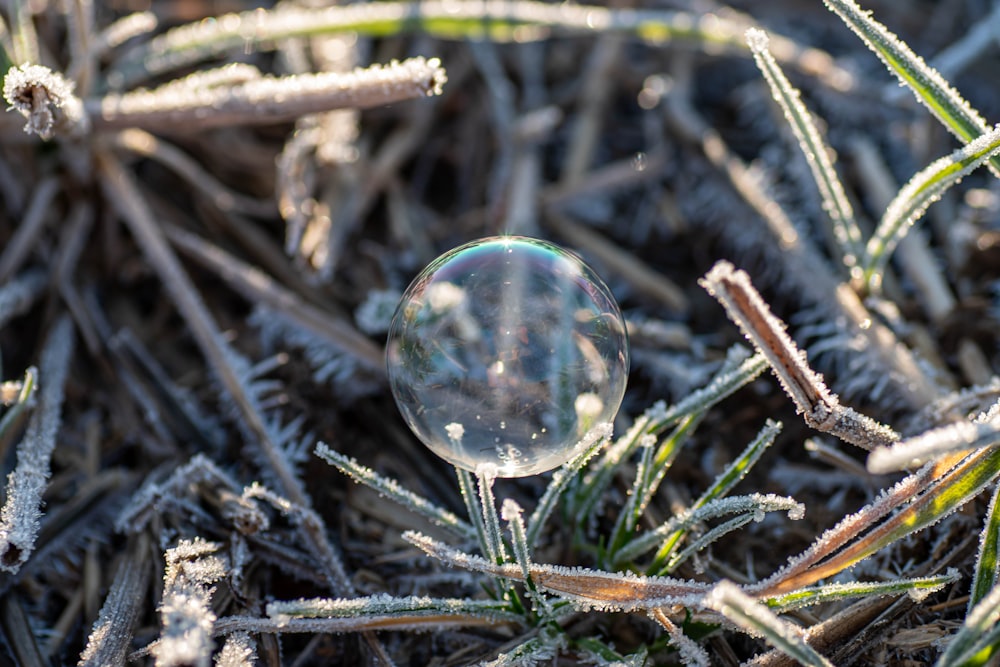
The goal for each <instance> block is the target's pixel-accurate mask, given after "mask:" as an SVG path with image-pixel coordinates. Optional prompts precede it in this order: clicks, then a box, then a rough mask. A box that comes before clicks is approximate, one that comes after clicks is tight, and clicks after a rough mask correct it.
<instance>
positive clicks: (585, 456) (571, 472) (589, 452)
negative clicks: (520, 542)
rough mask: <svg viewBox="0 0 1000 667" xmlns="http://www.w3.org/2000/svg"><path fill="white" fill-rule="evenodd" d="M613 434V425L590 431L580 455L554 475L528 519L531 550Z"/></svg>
mask: <svg viewBox="0 0 1000 667" xmlns="http://www.w3.org/2000/svg"><path fill="white" fill-rule="evenodd" d="M611 432H612V426H611V424H603V425H602V424H599V425H597V426H596V427H594V428H592V429H590V430H589V431H588V432H587V434H586V435H585V436H584V439H583V441H581V442H580V443H579V444H578V445H577V446H576V450H577V451H579V452H580V453H579V454H577V456H576V457H575V458H573V459H572V460H571V461H569V462H567V463H566V464H565V465H563V466H562V467H561V468H559V469H558V470H556V471H555V472H554V473H553V474H552V481H551V482H549V485H548V486H547V487H545V493H543V494H542V497H541V498H540V499H539V501H538V504H537V505H536V506H535V511H534V512H532V513H531V516H530V517H528V527H527V532H526V535H525V539H526V540H527V542H528V547H529V549H533V548H534V547H535V546H536V545H537V544H538V537H539V535H540V534H541V531H542V528H543V527H544V525H545V522H546V521H547V520H548V518H549V517H550V516H551V515H552V512H553V510H555V507H556V504H557V503H558V502H559V499H560V498H562V497H563V495H564V494H565V493H566V491H567V489H568V488H569V486H570V483H571V482H572V481H573V480H575V479H578V475H579V474H580V471H581V470H583V467H584V466H585V465H587V462H588V461H590V460H591V459H592V458H593V457H594V456H595V455H596V454H597V452H598V451H600V450H601V448H603V447H604V446H605V445H606V444H607V442H608V438H610V437H611ZM588 441H589V442H588Z"/></svg>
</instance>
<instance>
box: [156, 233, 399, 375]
mask: <svg viewBox="0 0 1000 667" xmlns="http://www.w3.org/2000/svg"><path fill="white" fill-rule="evenodd" d="M166 232H167V235H168V236H169V238H170V240H171V242H173V243H174V245H176V246H177V247H178V248H179V249H180V250H181V251H182V252H184V253H185V254H186V255H188V256H190V257H191V258H192V259H195V260H197V261H198V262H199V263H200V264H202V265H203V266H205V267H207V268H209V269H211V270H212V271H214V272H215V273H216V274H218V275H219V277H221V278H222V279H223V280H225V281H226V283H227V284H228V285H230V287H232V288H233V289H234V290H236V291H238V292H239V293H240V294H242V295H243V296H244V297H245V298H247V299H248V300H249V301H251V302H252V303H263V304H266V305H267V306H269V307H271V308H273V309H275V310H277V311H278V312H280V313H282V314H283V315H285V316H287V317H288V318H290V319H292V320H293V321H295V322H296V323H298V324H299V325H300V326H302V327H303V328H305V329H307V330H308V331H310V332H312V333H313V334H315V335H316V336H319V337H320V338H322V339H324V340H326V341H328V342H329V343H330V344H331V345H332V346H334V347H335V348H337V349H339V350H342V351H344V352H346V353H348V354H350V355H351V356H352V357H354V358H356V359H357V360H358V361H359V362H361V363H362V364H363V365H364V366H365V367H366V368H368V369H370V370H372V371H376V372H378V373H380V374H381V372H382V369H383V368H384V361H383V355H382V351H381V350H380V349H378V348H376V347H375V346H374V345H373V344H372V343H371V341H370V340H368V339H367V338H365V337H364V336H363V335H361V334H360V333H359V332H358V330H357V329H355V328H354V327H353V326H351V325H350V324H347V323H345V322H343V321H341V320H339V319H336V318H334V317H333V316H331V315H329V314H327V313H325V312H323V311H322V310H320V309H319V308H316V307H315V306H312V305H310V304H309V303H307V302H305V301H304V300H303V299H302V298H300V297H299V296H298V295H296V294H295V293H294V292H291V291H289V290H287V289H285V288H283V287H282V286H281V285H280V284H279V283H277V282H276V281H275V280H273V279H272V278H271V277H270V276H268V275H267V274H266V273H264V272H263V271H260V270H259V269H256V268H254V267H253V266H250V265H248V264H245V263H243V262H241V261H240V260H238V259H237V258H235V257H234V256H232V255H230V254H228V253H226V252H225V251H223V250H222V249H221V248H218V247H216V246H213V245H211V244H209V243H207V242H206V241H205V240H203V239H201V238H200V237H198V236H197V235H196V234H192V233H190V232H185V231H184V230H182V229H178V228H176V227H168V228H167V229H166Z"/></svg>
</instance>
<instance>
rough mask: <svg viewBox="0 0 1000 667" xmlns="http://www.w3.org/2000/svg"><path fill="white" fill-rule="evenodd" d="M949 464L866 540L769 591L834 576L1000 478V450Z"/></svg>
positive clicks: (945, 514) (958, 505)
mask: <svg viewBox="0 0 1000 667" xmlns="http://www.w3.org/2000/svg"><path fill="white" fill-rule="evenodd" d="M949 465H950V462H948V461H946V462H944V463H942V464H939V465H938V466H937V468H938V469H939V470H940V472H939V471H938V470H935V473H936V474H934V477H935V478H936V479H934V481H932V482H931V483H930V484H928V485H927V488H926V489H925V490H924V491H923V492H922V493H921V494H920V495H919V496H917V497H916V498H914V499H913V500H912V501H911V502H910V503H909V504H908V505H906V506H904V507H903V508H902V509H901V510H899V511H898V512H896V513H895V514H893V515H892V516H890V517H889V518H887V519H886V520H885V521H883V522H882V523H881V524H880V525H878V526H877V527H876V528H874V529H873V530H871V531H870V532H868V533H867V534H865V535H864V536H863V537H861V538H859V539H857V540H855V541H854V542H852V543H851V544H849V545H848V546H846V547H844V548H843V549H841V550H840V551H839V552H837V553H836V554H835V555H833V556H831V557H830V558H828V559H826V560H824V561H822V562H820V563H818V564H816V565H814V566H812V567H810V568H809V569H808V570H806V571H805V572H804V573H801V574H798V575H796V576H791V577H784V578H782V579H781V580H780V582H779V583H777V584H776V585H770V586H768V588H767V590H770V591H773V592H779V591H785V590H790V589H792V588H799V587H802V586H807V585H809V584H811V583H813V582H816V581H819V580H820V579H825V578H826V577H829V576H833V575H834V574H837V573H838V572H841V571H843V570H845V569H847V568H848V567H851V566H852V565H854V564H855V563H857V562H859V561H861V560H864V559H865V558H867V557H868V556H871V555H872V554H873V553H875V552H876V551H879V550H880V549H882V548H884V547H886V546H888V545H890V544H892V543H893V542H895V541H897V540H899V539H902V538H903V537H905V536H907V535H910V534H912V533H915V532H917V531H919V530H922V529H924V528H926V527H927V526H930V525H933V524H935V523H937V522H938V521H940V520H941V519H943V518H944V517H946V516H948V515H949V514H951V513H952V512H953V511H955V510H956V509H958V508H959V507H961V506H962V505H964V504H965V503H966V502H968V501H969V500H970V499H972V498H974V497H975V496H976V495H978V494H979V493H981V492H982V490H983V489H984V488H986V487H987V486H988V485H989V484H990V482H992V481H993V480H994V479H996V477H997V476H998V475H1000V448H993V449H986V450H983V451H981V452H978V453H975V454H972V455H970V456H968V457H966V458H964V459H962V461H961V462H960V463H959V464H958V465H956V466H955V467H954V468H951V469H950V470H949V469H948V466H949Z"/></svg>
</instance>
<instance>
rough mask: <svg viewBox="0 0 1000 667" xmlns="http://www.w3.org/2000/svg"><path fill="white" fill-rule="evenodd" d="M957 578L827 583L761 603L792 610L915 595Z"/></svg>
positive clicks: (947, 576) (780, 609)
mask: <svg viewBox="0 0 1000 667" xmlns="http://www.w3.org/2000/svg"><path fill="white" fill-rule="evenodd" d="M956 579H958V573H957V572H949V573H948V574H942V575H938V576H935V577H917V578H913V579H895V580H893V581H876V582H861V581H854V582H851V583H847V584H826V585H823V586H813V587H809V588H800V589H799V590H797V591H791V592H790V593H784V594H782V595H776V596H774V597H771V598H768V599H767V600H765V601H764V603H765V604H766V605H767V606H768V608H769V609H771V610H772V611H775V612H777V613H781V612H785V611H789V610H792V609H801V608H802V607H809V606H811V605H816V604H823V603H825V602H833V601H837V600H847V599H850V598H861V597H870V596H882V595H904V594H905V595H914V596H917V597H923V596H926V595H929V594H930V593H933V592H935V591H938V590H940V589H941V588H942V587H944V586H946V585H947V584H949V583H951V582H953V581H955V580H956Z"/></svg>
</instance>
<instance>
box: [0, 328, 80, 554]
mask: <svg viewBox="0 0 1000 667" xmlns="http://www.w3.org/2000/svg"><path fill="white" fill-rule="evenodd" d="M73 338H74V336H73V324H72V322H71V321H70V319H69V317H68V316H65V315H64V316H62V317H60V318H59V320H58V321H57V322H56V323H55V325H54V326H53V328H52V332H51V333H50V334H49V336H48V339H47V340H46V343H45V347H44V349H43V351H42V360H41V364H40V372H39V384H40V389H39V399H38V403H39V405H38V408H37V410H36V411H35V412H34V414H32V416H31V420H30V422H29V423H28V430H27V432H26V433H25V434H24V439H23V440H21V443H20V445H18V448H17V466H16V467H15V468H14V471H13V472H11V473H10V475H9V476H8V477H7V489H6V492H7V500H6V502H5V503H4V505H3V509H2V510H0V570H4V571H6V572H17V571H18V570H19V569H20V568H21V565H23V564H24V562H25V561H26V560H28V557H29V556H31V553H32V552H33V551H34V549H35V539H36V538H37V537H38V528H39V524H38V522H39V519H40V518H41V515H42V507H41V506H42V494H43V493H44V491H45V487H46V485H47V484H48V480H49V476H50V475H51V470H50V468H49V464H50V460H51V458H52V450H53V449H55V446H56V435H57V434H58V432H59V427H60V424H61V421H62V403H63V397H64V390H65V386H64V385H65V383H66V376H67V375H68V373H69V366H70V363H71V362H72V359H73Z"/></svg>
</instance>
